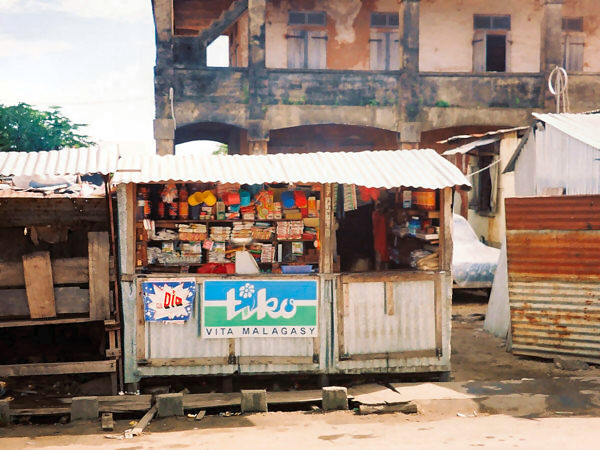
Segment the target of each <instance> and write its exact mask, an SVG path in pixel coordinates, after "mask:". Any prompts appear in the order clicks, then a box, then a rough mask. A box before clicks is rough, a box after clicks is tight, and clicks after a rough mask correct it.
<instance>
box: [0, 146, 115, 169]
mask: <svg viewBox="0 0 600 450" xmlns="http://www.w3.org/2000/svg"><path fill="white" fill-rule="evenodd" d="M118 160H119V150H118V147H117V146H116V145H115V146H101V147H100V146H93V147H89V148H66V149H63V150H52V151H40V152H0V175H3V176H21V175H23V176H35V175H38V176H39V175H46V176H63V175H85V174H92V173H101V174H103V175H107V174H109V173H112V172H114V171H115V170H116V169H117V161H118Z"/></svg>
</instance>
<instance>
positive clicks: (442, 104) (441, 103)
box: [434, 100, 450, 108]
mask: <svg viewBox="0 0 600 450" xmlns="http://www.w3.org/2000/svg"><path fill="white" fill-rule="evenodd" d="M434 106H437V107H438V108H448V107H449V106H450V103H448V102H447V101H446V100H438V101H437V102H435V105H434Z"/></svg>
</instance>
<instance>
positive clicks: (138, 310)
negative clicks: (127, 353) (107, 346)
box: [135, 280, 146, 360]
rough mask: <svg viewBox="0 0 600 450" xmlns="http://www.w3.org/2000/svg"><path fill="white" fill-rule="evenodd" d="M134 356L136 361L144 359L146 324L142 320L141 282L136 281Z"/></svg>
mask: <svg viewBox="0 0 600 450" xmlns="http://www.w3.org/2000/svg"><path fill="white" fill-rule="evenodd" d="M135 315H136V317H135V323H136V324H135V355H136V359H138V360H141V359H145V358H146V322H145V320H144V299H143V298H142V282H141V280H137V292H136V296H135Z"/></svg>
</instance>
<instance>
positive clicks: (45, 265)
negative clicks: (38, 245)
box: [23, 252, 56, 319]
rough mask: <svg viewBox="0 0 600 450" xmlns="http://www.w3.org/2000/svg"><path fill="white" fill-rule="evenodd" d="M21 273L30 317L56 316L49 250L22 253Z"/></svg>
mask: <svg viewBox="0 0 600 450" xmlns="http://www.w3.org/2000/svg"><path fill="white" fill-rule="evenodd" d="M23 274H24V276H25V289H26V291H27V303H28V304H29V315H30V317H31V318H32V319H42V318H47V317H56V305H55V301H54V284H53V281H52V265H51V264H50V252H35V253H30V254H28V255H23Z"/></svg>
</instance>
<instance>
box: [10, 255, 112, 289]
mask: <svg viewBox="0 0 600 450" xmlns="http://www.w3.org/2000/svg"><path fill="white" fill-rule="evenodd" d="M51 264H52V280H53V281H54V284H55V285H58V284H84V283H87V282H88V281H89V276H88V259H87V258H59V259H53V260H52V261H51ZM110 277H111V280H114V279H115V268H114V264H113V263H112V262H111V264H110ZM19 286H25V276H24V274H23V265H22V264H21V263H20V262H19V263H15V262H4V263H0V287H19Z"/></svg>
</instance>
